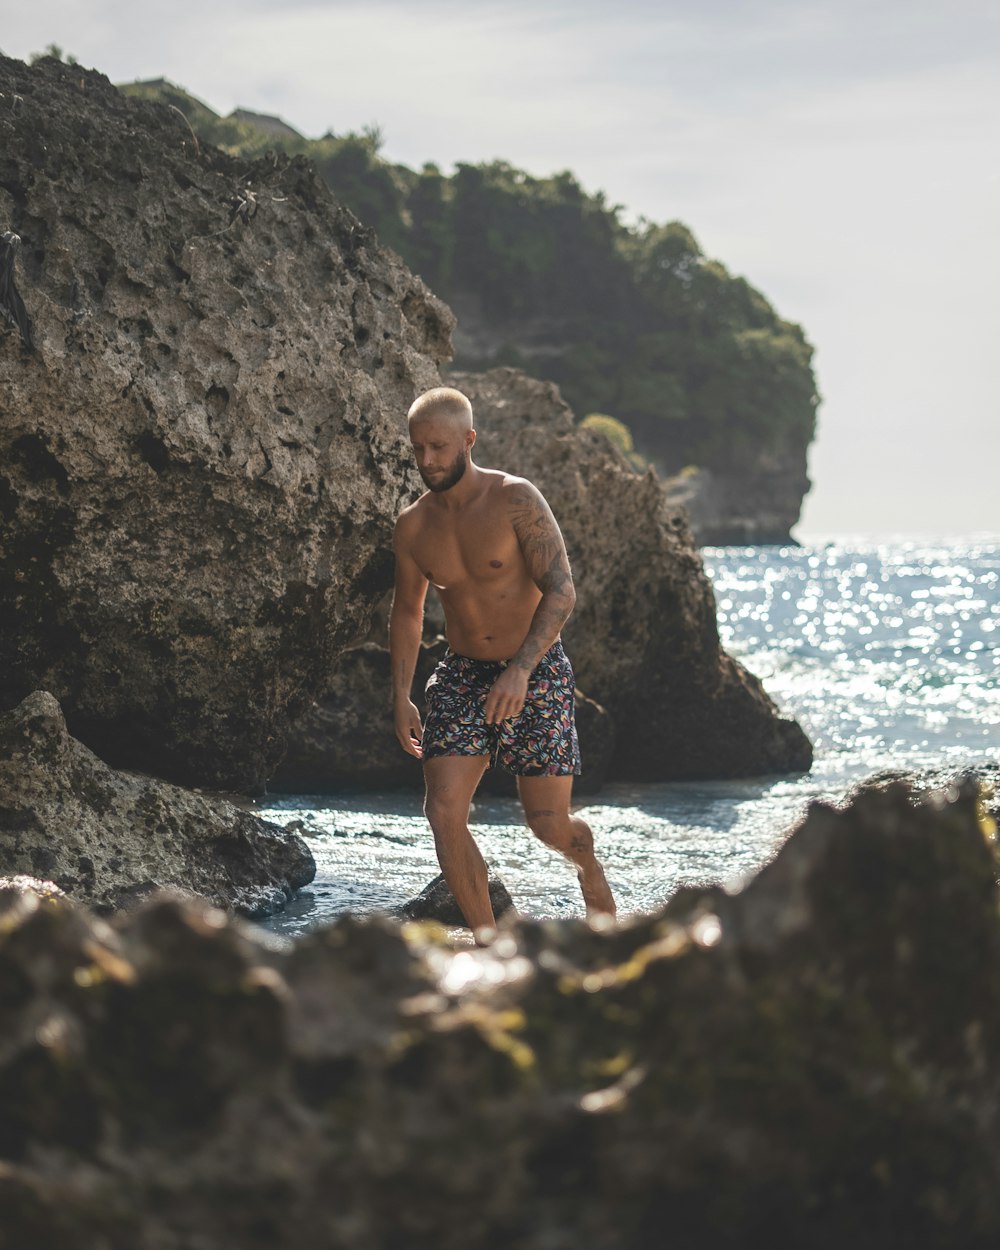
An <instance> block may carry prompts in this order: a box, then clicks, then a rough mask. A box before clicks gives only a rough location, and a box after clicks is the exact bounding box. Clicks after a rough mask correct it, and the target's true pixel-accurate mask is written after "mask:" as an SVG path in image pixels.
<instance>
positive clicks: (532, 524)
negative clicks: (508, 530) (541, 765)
mask: <svg viewBox="0 0 1000 1250" xmlns="http://www.w3.org/2000/svg"><path fill="white" fill-rule="evenodd" d="M510 520H511V524H512V525H513V527H514V533H515V534H516V535H517V540H518V542H519V543H520V546H521V551H522V553H523V554H524V560H525V563H526V564H527V566H528V572H529V573H530V574H531V578H532V580H533V581H534V583H535V585H536V586H537V587H538V589H539V590H540V591H541V592H542V599H541V602H540V603H539V605H538V607H537V608H536V609H535V615H534V616H533V618H532V621H531V628H530V629H529V630H528V635H527V637H526V638H525V640H524V642H523V643H522V644H521V647H520V649H519V650H518V652H517V655H515V656H514V659H513V661H512V663H514V664H516V665H517V666H518V667H519V668H523V669H525V670H526V671H527V672H530V671H531V670H532V669H533V668H534V667H535V665H536V664H537V663H538V661H539V660H540V659H541V658H542V656H543V655H544V654H545V652H546V651H547V650H548V649H549V647H550V646H551V645H552V643H553V642H555V640H556V638H557V637H558V635H559V631H560V630H561V629H562V627H563V625H564V624H565V623H566V620H567V618H568V617H569V614H570V613H571V612H572V611H573V604H574V603H575V602H576V593H575V591H574V589H573V574H572V573H571V572H570V567H569V560H568V559H567V558H566V548H565V546H564V544H563V538H562V534H561V533H560V532H559V526H558V525H557V524H556V519H555V517H554V516H553V515H552V512H551V510H550V508H549V506H548V504H547V503H546V502H545V500H544V499H543V498H542V496H541V495H540V494H539V493H538V491H536V490H534V489H533V488H532V487H529V486H517V487H515V488H514V490H513V491H512V492H511V503H510Z"/></svg>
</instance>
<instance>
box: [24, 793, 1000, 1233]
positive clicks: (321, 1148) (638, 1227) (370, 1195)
mask: <svg viewBox="0 0 1000 1250" xmlns="http://www.w3.org/2000/svg"><path fill="white" fill-rule="evenodd" d="M984 834H986V835H987V836H986V837H984ZM994 835H995V828H991V827H990V826H989V824H988V822H983V821H981V820H980V816H979V813H978V810H977V794H976V791H975V787H973V786H966V787H964V788H960V789H959V791H958V792H956V793H954V794H952V795H950V796H942V795H937V796H932V797H930V798H928V799H925V800H924V801H923V802H921V803H919V804H917V805H914V802H913V796H912V795H911V793H910V792H909V790H908V789H907V788H906V787H904V786H901V785H898V784H897V785H895V786H890V787H889V788H888V789H885V790H874V791H871V792H866V793H865V794H863V795H861V796H860V797H859V798H857V799H856V800H855V801H854V803H853V804H852V806H851V807H849V808H848V809H847V810H843V811H841V810H837V809H834V808H830V807H826V806H821V805H817V806H816V807H814V808H813V810H812V811H811V812H810V813H809V815H808V817H807V818H806V819H805V821H804V822H803V824H802V825H801V827H800V828H799V829H798V830H797V831H796V832H795V833H794V834H793V835H792V837H791V838H790V840H789V841H788V843H787V844H786V845H785V847H784V848H783V849H782V851H781V852H780V853H779V854H778V856H777V857H776V859H775V860H774V861H773V862H772V863H771V864H770V865H769V866H768V867H767V868H765V869H764V870H763V872H761V873H760V875H759V876H758V877H757V878H756V879H755V880H754V881H752V882H751V883H750V884H749V885H748V886H747V887H746V888H745V889H744V890H743V891H742V893H740V894H738V895H735V896H730V895H727V894H726V893H724V892H723V891H722V890H719V889H711V890H704V891H697V890H688V891H685V892H684V893H682V894H681V895H679V896H677V897H676V898H675V899H674V901H673V902H672V903H671V904H670V905H669V906H668V907H667V908H666V909H665V910H664V911H663V912H662V913H661V914H659V915H656V916H651V917H648V918H644V919H639V920H636V921H635V922H633V923H632V924H631V925H629V926H624V927H622V928H619V929H611V930H609V931H607V932H597V933H595V932H592V931H590V930H589V929H588V928H587V927H586V926H585V925H584V924H582V923H581V922H552V921H549V922H546V923H544V924H539V923H524V922H522V923H520V924H519V925H517V926H515V927H514V928H512V929H511V930H510V931H508V932H505V933H504V934H503V935H502V936H501V937H499V938H498V940H497V941H496V942H495V943H494V945H493V946H492V947H490V948H488V949H486V950H483V951H476V950H470V949H464V950H461V951H455V950H453V949H450V948H448V947H447V946H444V945H438V944H437V942H438V940H439V939H437V938H435V936H434V931H433V930H430V931H428V930H425V929H424V928H423V927H422V926H415V925H410V926H407V927H406V928H404V929H403V930H402V931H401V930H400V929H399V928H398V927H397V926H395V925H393V924H390V923H389V922H388V921H379V920H377V919H375V920H370V921H367V922H358V921H357V920H355V919H352V918H350V917H347V918H344V919H343V920H341V921H339V922H338V923H337V924H335V925H333V926H332V927H330V928H329V929H326V930H323V931H320V932H316V933H313V934H311V935H309V936H307V937H306V938H304V939H303V940H302V941H301V942H300V943H299V944H297V945H296V946H295V947H294V948H292V949H290V950H287V949H276V948H275V946H274V945H273V943H266V942H264V941H263V940H262V938H261V937H259V936H257V935H255V934H254V933H253V932H252V931H251V930H250V929H249V928H247V927H245V926H243V925H241V924H240V923H238V922H228V923H227V922H226V920H225V918H224V917H223V916H222V914H220V913H217V912H213V911H212V910H210V909H205V908H204V906H201V905H199V906H183V905H180V904H178V903H176V902H163V901H158V902H151V903H149V904H147V905H146V906H145V907H144V908H142V909H140V911H138V912H137V913H133V914H132V915H129V916H126V917H123V918H121V919H120V920H119V921H116V923H115V926H114V927H111V926H109V925H107V924H105V923H103V922H101V921H99V920H97V919H95V918H94V917H93V916H92V915H90V914H88V913H86V912H85V911H83V910H78V909H77V908H75V907H73V906H72V905H71V904H67V903H65V902H61V901H60V900H58V899H55V900H49V901H47V902H43V901H40V900H39V899H38V898H37V896H36V895H34V894H32V893H19V892H15V891H8V892H6V893H5V894H2V895H0V984H3V985H4V987H5V989H4V994H3V997H2V1002H0V1013H2V1024H3V1028H2V1041H0V1103H2V1106H3V1109H4V1114H3V1116H2V1117H0V1203H2V1210H3V1216H2V1221H3V1227H4V1230H5V1231H6V1232H7V1234H8V1237H9V1239H10V1243H11V1244H12V1245H14V1244H16V1245H39V1246H42V1245H46V1246H47V1245H53V1246H54V1245H58V1246H60V1247H62V1248H63V1250H92V1248H93V1247H94V1246H98V1245H108V1246H123V1247H124V1246H128V1247H129V1250H153V1247H155V1248H156V1250H188V1248H189V1247H191V1246H194V1245H197V1246H198V1247H199V1250H216V1248H218V1250H222V1248H223V1247H227V1248H228V1247H232V1246H255V1245H265V1244H266V1245H267V1246H269V1247H271V1248H272V1250H283V1248H284V1247H296V1248H297V1247H301V1246H314V1245H331V1246H337V1247H340V1248H342V1250H351V1248H352V1247H358V1250H361V1248H365V1250H367V1248H368V1247H371V1246H405V1247H407V1250H469V1248H473V1250H478V1248H480V1247H481V1248H483V1250H493V1248H494V1247H497V1246H505V1245H510V1246H517V1247H519V1248H520V1250H576V1248H577V1247H581V1246H585V1247H588V1250H648V1248H649V1247H650V1246H656V1245H660V1244H663V1243H664V1242H667V1241H669V1242H673V1243H675V1244H678V1245H684V1246H688V1245H691V1246H701V1247H705V1248H706V1250H715V1248H717V1247H720V1248H721V1247H727V1248H732V1250H736V1248H737V1247H740V1248H742V1247H746V1246H751V1245H767V1244H781V1245H795V1246H802V1247H817V1248H822V1250H826V1248H828V1247H842V1246H847V1245H850V1246H852V1247H855V1248H856V1250H869V1248H870V1250H885V1247H886V1246H887V1245H889V1244H892V1245H907V1246H920V1247H942V1250H943V1248H944V1247H949V1246H963V1247H964V1246H968V1247H983V1250H985V1248H986V1247H988V1246H992V1245H995V1244H996V1242H997V1239H998V1238H1000V1205H998V1203H997V1200H996V1177H997V1174H998V1168H1000V915H998V894H997V886H996V882H995V877H996V871H997V863H996V857H995V853H994V849H993V846H992V844H991V843H990V841H989V840H988V838H989V837H990V836H994Z"/></svg>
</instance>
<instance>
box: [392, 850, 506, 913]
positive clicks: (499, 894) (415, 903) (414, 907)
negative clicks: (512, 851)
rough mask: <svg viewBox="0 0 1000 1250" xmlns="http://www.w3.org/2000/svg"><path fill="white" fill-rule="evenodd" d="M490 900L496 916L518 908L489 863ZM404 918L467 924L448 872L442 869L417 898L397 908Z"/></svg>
mask: <svg viewBox="0 0 1000 1250" xmlns="http://www.w3.org/2000/svg"><path fill="white" fill-rule="evenodd" d="M488 872H489V877H488V880H489V890H490V903H491V905H492V907H493V915H494V918H495V919H497V920H499V919H500V917H501V916H506V915H507V914H508V912H513V911H514V900H513V899H512V898H511V896H510V891H509V890H508V889H507V887H506V886H505V885H504V883H503V881H501V879H500V878H499V877H498V876H497V874H496V872H495V870H494V869H493V867H492V865H490V866H488ZM396 915H397V917H398V918H399V919H400V920H436V921H438V923H439V924H446V925H462V926H463V927H465V916H464V915H463V914H462V909H461V908H460V907H459V905H458V903H457V902H456V901H455V896H454V894H452V892H451V890H450V889H449V888H448V882H447V881H445V879H444V873H438V875H437V876H436V877H435V878H434V880H433V881H429V882H428V883H427V885H425V886H424V888H423V889H422V890H421V891H420V893H419V894H418V895H417V896H416V898H411V899H410V900H409V901H408V902H406V903H404V904H403V905H402V906H401V907H400V908H399V909H398V910H397V912H396Z"/></svg>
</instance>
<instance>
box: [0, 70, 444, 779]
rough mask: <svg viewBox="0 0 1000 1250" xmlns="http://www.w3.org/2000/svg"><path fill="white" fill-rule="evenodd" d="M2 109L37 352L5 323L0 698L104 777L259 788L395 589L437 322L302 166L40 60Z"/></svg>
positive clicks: (10, 73)
mask: <svg viewBox="0 0 1000 1250" xmlns="http://www.w3.org/2000/svg"><path fill="white" fill-rule="evenodd" d="M0 95H2V96H3V97H4V98H5V99H8V100H9V99H10V98H12V97H14V96H17V97H20V98H21V100H22V106H21V107H20V109H18V110H17V111H16V112H15V111H12V110H11V109H8V108H5V109H3V110H0V231H2V230H7V229H9V230H11V231H13V232H15V233H16V234H18V235H19V236H20V238H21V241H22V246H21V248H20V251H19V253H18V256H17V260H16V264H17V266H18V272H17V275H16V277H17V282H18V288H19V290H20V293H21V295H22V296H23V299H24V302H25V305H26V306H27V311H28V314H29V316H30V318H31V322H32V327H33V334H34V340H35V347H36V351H35V353H34V354H33V355H29V354H28V353H27V352H26V351H25V350H24V349H22V347H21V344H20V340H19V336H18V333H17V330H16V328H14V327H6V326H5V323H3V322H0V395H2V397H3V398H2V403H0V710H6V709H9V708H11V707H12V706H14V704H16V703H17V702H18V701H19V700H21V699H23V698H24V697H25V696H26V695H27V694H28V693H29V692H30V691H31V690H33V689H46V690H50V691H51V692H52V693H53V694H54V695H55V696H56V698H58V699H59V701H60V702H61V704H62V705H63V707H64V709H65V713H66V718H67V722H68V724H69V727H70V730H71V732H72V733H73V734H74V735H75V736H77V737H78V738H79V739H80V740H81V741H83V742H85V743H86V744H87V745H88V746H90V747H91V748H92V749H93V750H95V751H97V752H98V753H99V754H100V755H101V756H102V758H104V759H106V760H108V761H109V762H110V763H112V764H115V765H117V766H125V767H131V768H139V769H142V770H144V771H148V772H152V773H156V774H158V775H160V776H164V777H167V778H169V779H170V780H173V781H178V782H182V783H184V784H189V785H191V784H201V785H211V786H215V787H217V788H220V789H235V790H238V789H243V790H250V791H253V790H259V789H260V787H261V786H262V784H263V782H264V780H265V779H266V777H267V776H268V774H269V773H270V771H271V770H272V768H273V766H274V764H275V763H276V761H277V760H278V759H279V758H280V757H281V754H282V748H283V735H284V732H285V728H286V726H287V723H288V719H289V716H290V714H292V713H294V712H295V711H296V709H297V707H298V705H299V704H300V703H302V702H304V701H305V698H306V696H307V695H308V696H311V695H312V693H313V692H314V691H315V689H316V688H317V686H318V685H319V684H320V679H321V677H325V675H326V673H327V672H328V671H329V667H330V664H331V662H332V661H333V659H334V658H335V656H336V655H337V654H338V652H339V651H340V650H341V649H342V648H343V647H344V646H346V645H348V644H349V643H350V642H351V641H352V640H353V639H355V638H357V637H359V636H361V635H362V634H363V633H364V630H365V628H366V625H367V620H368V616H369V614H370V611H371V608H372V605H373V604H374V603H375V602H376V601H377V600H378V598H379V597H380V596H381V595H382V594H383V593H384V591H385V589H386V588H387V587H388V586H389V585H390V584H391V569H392V562H391V551H390V536H391V530H392V524H393V521H394V518H395V516H396V514H397V513H398V511H399V509H400V507H401V506H402V505H404V504H405V503H406V502H408V501H409V500H410V498H412V496H413V494H414V493H415V491H416V490H417V489H418V488H419V479H418V477H417V476H416V473H415V471H414V470H413V468H412V465H411V458H410V456H409V453H408V449H407V448H406V446H405V443H404V441H403V436H402V428H403V414H405V412H406V409H407V407H408V405H409V404H410V402H411V401H412V399H413V396H414V394H415V393H417V392H419V391H420V390H422V389H424V388H425V387H428V386H432V385H436V384H437V382H438V364H439V362H440V361H442V360H444V359H446V358H447V357H448V356H449V355H450V331H451V326H452V324H453V318H452V316H451V314H450V312H449V311H448V309H447V308H446V307H445V306H444V305H443V304H442V303H441V302H440V301H438V300H437V299H435V298H434V296H433V295H432V294H431V293H430V292H429V291H428V290H427V289H426V288H425V287H424V286H423V284H422V283H421V282H420V281H419V279H417V278H415V277H414V276H413V275H412V274H410V273H409V271H408V270H407V269H406V268H405V267H404V266H403V265H402V263H401V262H400V260H399V258H398V257H396V256H395V255H394V254H393V253H391V252H388V251H386V250H384V249H382V248H381V247H379V246H378V245H377V243H376V241H375V239H374V236H373V234H372V232H371V231H370V230H368V229H365V228H364V227H362V226H361V225H360V224H359V223H358V221H357V220H356V219H355V218H354V217H353V216H352V215H351V213H349V212H348V211H347V210H345V209H343V208H342V207H340V206H339V205H338V204H337V203H336V202H335V201H334V199H333V197H332V196H331V194H330V192H329V190H328V189H327V188H326V186H325V185H324V184H323V183H322V182H321V181H320V180H319V179H318V178H317V177H316V176H315V174H314V172H313V169H312V167H311V166H310V165H309V164H308V163H307V162H305V161H304V160H302V159H293V160H289V159H287V158H285V157H283V156H275V155H274V154H273V153H270V154H268V155H266V156H265V157H262V158H261V159H260V160H257V161H255V162H253V163H251V164H249V165H248V164H247V162H245V161H244V160H242V159H236V158H233V157H230V156H228V155H226V154H224V153H222V152H219V151H217V150H215V149H212V148H209V147H207V146H199V145H198V144H197V143H196V142H195V140H194V137H193V135H192V134H191V132H190V130H189V128H188V125H187V123H186V121H185V120H184V118H183V117H182V116H181V115H180V114H179V113H178V112H177V111H176V110H172V109H170V108H168V107H166V106H164V105H159V104H150V103H146V102H144V101H140V100H130V99H127V98H126V97H124V96H123V95H121V94H120V93H119V92H118V91H116V90H115V89H114V88H113V87H112V86H111V84H110V83H109V82H108V81H107V79H106V78H104V77H103V76H102V75H100V74H97V73H95V72H92V71H89V70H84V69H82V68H81V67H79V66H69V65H64V64H61V63H59V62H57V61H55V60H52V59H50V58H47V59H44V60H42V61H40V62H39V63H38V64H37V65H35V66H33V67H31V68H29V67H28V66H26V65H24V64H22V63H20V62H18V61H14V60H9V59H7V58H5V57H0ZM248 194H249V195H251V196H252V197H253V200H251V199H248ZM254 202H255V207H256V211H255V214H254V213H253V212H252V211H251V207H252V205H253V203H254Z"/></svg>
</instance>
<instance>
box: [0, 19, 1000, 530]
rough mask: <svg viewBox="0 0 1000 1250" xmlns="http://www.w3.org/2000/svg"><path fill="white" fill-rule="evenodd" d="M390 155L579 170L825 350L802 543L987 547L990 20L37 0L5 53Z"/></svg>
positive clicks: (10, 24) (996, 22)
mask: <svg viewBox="0 0 1000 1250" xmlns="http://www.w3.org/2000/svg"><path fill="white" fill-rule="evenodd" d="M52 42H55V43H58V44H60V45H61V46H62V47H63V48H64V49H66V51H68V52H71V53H73V54H74V55H75V56H76V57H77V58H78V59H79V60H80V61H81V62H82V63H84V64H86V65H93V66H94V67H96V68H97V69H100V70H102V71H103V72H104V73H106V74H108V76H109V77H110V78H111V79H112V80H113V81H124V80H131V79H134V78H152V77H159V76H160V75H163V76H165V77H167V78H169V79H171V80H172V81H174V82H176V83H179V84H181V85H182V86H184V87H187V88H188V89H189V90H190V91H192V92H193V93H194V94H195V95H197V96H200V97H201V98H202V99H204V100H205V101H206V102H207V103H209V104H210V105H212V107H213V108H215V109H217V110H219V111H221V112H228V111H229V110H230V109H232V108H233V107H235V106H236V105H243V106H245V107H248V108H252V109H257V110H259V111H261V112H269V113H278V114H280V115H281V116H283V117H284V118H285V119H286V120H287V121H289V122H290V123H292V125H294V126H296V127H297V128H298V129H299V130H302V131H304V132H305V133H306V134H309V135H319V134H322V133H323V132H325V131H326V130H328V129H332V130H333V131H334V132H337V133H340V132H343V131H347V130H352V129H358V128H360V127H362V126H364V125H366V124H370V123H377V124H378V125H379V126H380V127H381V128H382V131H383V133H384V135H385V149H384V151H385V155H386V156H387V157H388V158H389V159H392V160H398V161H402V162H405V163H406V164H410V165H416V166H419V165H421V164H423V162H424V161H428V160H433V161H436V162H437V163H438V164H440V165H442V166H444V167H448V166H450V165H451V164H452V163H453V162H455V161H459V160H462V161H480V160H490V159H493V158H497V157H499V158H504V159H506V160H509V161H510V162H512V163H513V164H515V165H519V166H522V167H524V168H526V169H528V170H530V171H531V172H532V173H536V174H546V173H550V172H553V171H555V170H561V169H571V170H572V171H573V172H574V173H575V174H576V175H577V176H578V177H579V178H580V180H581V181H582V182H583V184H584V186H585V187H587V188H588V189H589V190H593V191H596V190H603V191H604V192H605V193H606V194H607V196H608V198H609V200H610V201H611V202H613V203H619V204H622V205H624V206H625V207H626V208H627V209H628V211H629V213H630V214H633V215H639V214H641V215H644V216H646V217H648V218H651V219H653V220H656V221H667V220H671V219H674V218H677V219H680V220H681V221H684V222H685V223H686V224H688V225H689V226H690V227H691V228H692V229H693V230H694V232H695V235H696V236H697V238H698V239H699V241H700V243H701V245H702V247H703V248H704V250H705V251H706V252H707V253H708V254H709V255H711V256H714V257H717V258H718V259H720V260H722V261H723V262H724V263H725V264H726V265H727V266H728V267H729V269H730V270H732V271H733V272H735V273H739V274H743V275H745V276H746V277H747V278H749V280H750V281H751V282H752V283H754V285H756V286H758V287H760V288H761V289H762V290H763V291H764V293H765V294H766V295H767V296H768V297H769V298H770V299H771V301H772V302H773V303H774V304H775V305H776V306H777V308H778V310H779V311H780V312H781V314H782V315H783V316H785V317H788V318H790V319H793V320H797V321H800V322H801V323H802V324H803V325H804V327H805V329H806V332H807V334H808V336H809V338H810V339H811V341H812V342H813V344H814V345H815V347H816V367H817V372H818V375H819V385H820V390H821V392H822V394H823V398H824V402H823V405H822V408H821V409H820V426H819V437H818V439H817V441H816V443H815V444H814V446H813V450H812V453H811V457H810V472H811V475H812V478H813V481H814V483H815V485H814V488H813V491H812V494H811V495H810V496H809V499H808V500H807V503H806V509H805V514H804V518H803V522H802V524H801V525H800V527H799V530H798V533H799V535H800V536H803V537H806V536H808V535H810V534H817V533H832V532H861V531H868V532H873V531H874V532H896V533H899V532H913V533H941V534H954V533H963V532H969V531H973V530H990V531H993V532H1000V503H998V502H997V498H996V496H997V481H998V477H1000V422H998V420H997V417H998V415H1000V414H998V407H1000V405H998V400H997V393H996V388H997V366H996V361H997V360H998V359H1000V351H998V348H997V346H996V342H995V340H996V338H997V335H998V332H1000V318H998V316H997V312H996V306H997V302H998V296H1000V228H998V223H1000V161H998V157H1000V143H998V141H1000V5H998V4H996V3H995V0H989V2H988V3H987V2H985V0H984V2H979V0H948V2H947V3H946V2H945V0H937V2H935V3H928V2H926V0H885V2H883V3H879V0H869V2H867V3H864V2H861V0H817V2H816V3H810V2H809V0H805V2H802V3H784V2H782V0H773V2H771V3H767V2H763V3H753V2H752V0H751V2H747V3H737V2H736V0H731V2H730V0H656V2H655V3H654V2H653V0H616V2H615V3H598V2H597V0H572V2H571V0H566V2H565V3H564V2H562V0H532V2H530V3H528V2H526V0H504V3H503V4H502V5H501V4H494V3H477V2H476V0H461V2H459V0H437V2H434V0H409V2H404V0H368V3H350V2H345V3H338V2H336V0H315V2H313V3H310V2H309V0H286V2H285V3H282V4H278V3H271V2H267V0H239V2H238V3H237V2H236V0H215V3H213V4H205V3H197V4H195V3H192V0H171V3H169V4H161V3H150V4H143V3H141V0H35V2H34V3H32V4H28V5H22V6H16V8H15V7H14V6H8V11H7V12H6V13H5V15H4V21H3V25H2V27H0V47H2V48H3V51H4V52H6V53H7V54H8V55H10V56H22V57H26V56H27V55H28V54H29V53H31V52H33V51H36V50H38V49H40V48H42V47H44V46H45V45H46V44H49V43H52Z"/></svg>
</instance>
